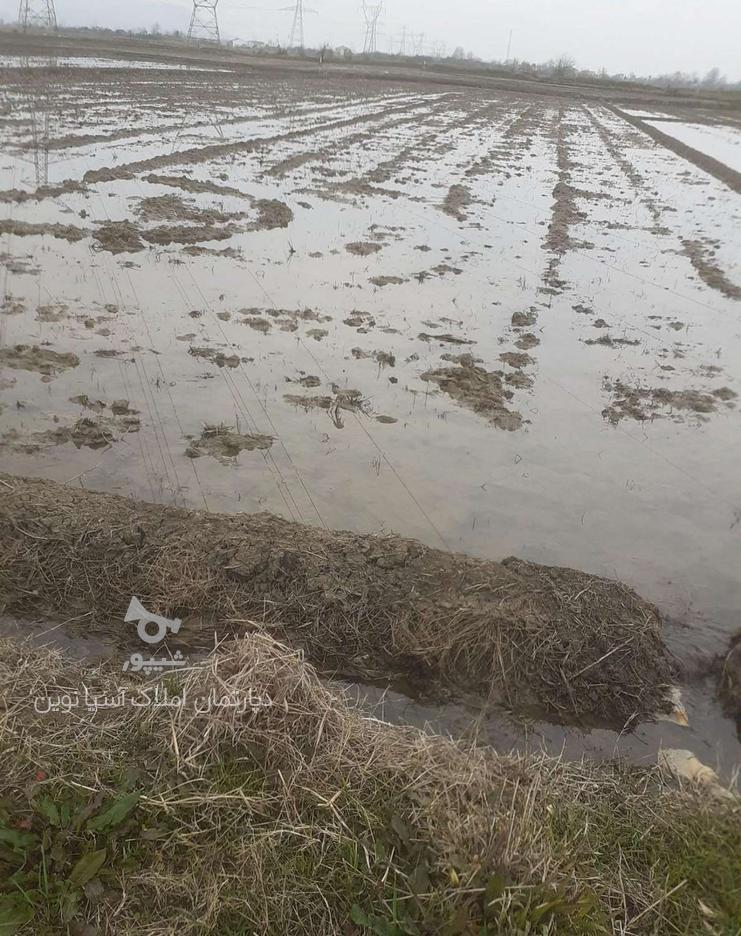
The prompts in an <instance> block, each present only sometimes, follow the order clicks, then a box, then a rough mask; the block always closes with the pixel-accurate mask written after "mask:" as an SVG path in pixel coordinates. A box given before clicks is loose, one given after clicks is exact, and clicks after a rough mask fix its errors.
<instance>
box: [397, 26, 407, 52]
mask: <svg viewBox="0 0 741 936" xmlns="http://www.w3.org/2000/svg"><path fill="white" fill-rule="evenodd" d="M406 54H407V28H406V26H405V27H404V28H403V29H402V31H401V41H400V42H399V55H402V56H404V55H406Z"/></svg>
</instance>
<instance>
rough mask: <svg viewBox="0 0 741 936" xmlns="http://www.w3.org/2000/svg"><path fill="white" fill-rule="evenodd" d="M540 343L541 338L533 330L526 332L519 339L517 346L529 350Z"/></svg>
mask: <svg viewBox="0 0 741 936" xmlns="http://www.w3.org/2000/svg"><path fill="white" fill-rule="evenodd" d="M539 344H540V338H538V337H537V335H533V333H532V332H526V333H525V334H524V335H522V337H521V338H518V339H517V341H516V342H515V347H516V348H520V350H522V351H528V350H529V349H530V348H535V347H537V346H538V345H539Z"/></svg>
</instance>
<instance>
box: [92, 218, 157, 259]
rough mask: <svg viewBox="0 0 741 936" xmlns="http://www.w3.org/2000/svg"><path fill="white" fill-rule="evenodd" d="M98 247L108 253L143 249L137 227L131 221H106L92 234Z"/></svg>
mask: <svg viewBox="0 0 741 936" xmlns="http://www.w3.org/2000/svg"><path fill="white" fill-rule="evenodd" d="M93 239H94V240H95V242H96V244H97V245H98V248H99V249H100V250H107V251H108V252H109V253H114V254H117V253H136V252H137V251H139V250H144V247H145V245H144V241H143V240H142V239H141V232H140V231H139V228H138V227H137V226H136V225H135V224H132V222H131V221H106V222H105V223H103V224H101V225H100V226H99V227H98V228H97V229H96V231H95V233H94V234H93Z"/></svg>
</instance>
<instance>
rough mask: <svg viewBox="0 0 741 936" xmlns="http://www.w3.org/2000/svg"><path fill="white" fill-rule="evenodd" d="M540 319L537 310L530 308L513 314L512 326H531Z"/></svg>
mask: <svg viewBox="0 0 741 936" xmlns="http://www.w3.org/2000/svg"><path fill="white" fill-rule="evenodd" d="M537 321H538V316H537V314H536V313H535V312H533V311H532V310H530V311H529V312H515V313H513V315H512V326H513V328H529V327H530V326H532V325H535V323H536V322H537Z"/></svg>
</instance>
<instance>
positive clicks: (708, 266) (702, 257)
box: [682, 239, 741, 300]
mask: <svg viewBox="0 0 741 936" xmlns="http://www.w3.org/2000/svg"><path fill="white" fill-rule="evenodd" d="M682 247H683V250H684V254H685V256H686V257H687V258H688V259H689V261H690V263H691V264H692V266H693V267H694V268H695V270H696V271H697V274H698V276H699V277H700V279H701V280H702V281H703V282H704V283H705V285H706V286H709V287H710V288H711V289H717V290H718V292H720V293H722V294H723V295H724V296H725V297H726V298H727V299H736V300H741V286H737V285H736V284H735V283H732V282H731V280H730V279H729V278H728V277H727V276H726V274H725V273H724V272H723V270H721V268H720V267H719V266H718V264H717V263H715V261H714V260H713V256H712V251H711V248H709V247H708V246H707V245H705V244H703V242H702V241H698V240H689V239H685V240H683V241H682Z"/></svg>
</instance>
